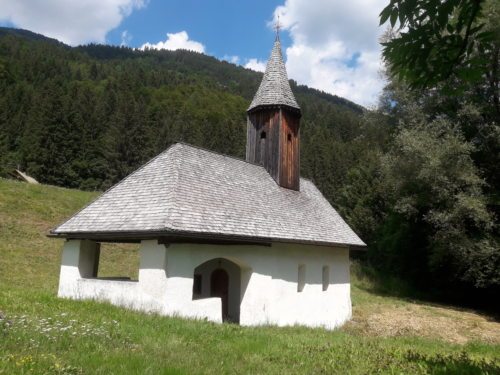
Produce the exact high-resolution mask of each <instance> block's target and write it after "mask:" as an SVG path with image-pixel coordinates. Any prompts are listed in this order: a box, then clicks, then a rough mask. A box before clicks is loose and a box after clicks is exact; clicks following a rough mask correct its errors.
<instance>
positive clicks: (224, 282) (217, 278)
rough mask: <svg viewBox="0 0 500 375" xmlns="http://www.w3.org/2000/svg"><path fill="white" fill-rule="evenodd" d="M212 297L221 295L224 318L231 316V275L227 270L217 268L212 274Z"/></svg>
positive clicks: (224, 319)
mask: <svg viewBox="0 0 500 375" xmlns="http://www.w3.org/2000/svg"><path fill="white" fill-rule="evenodd" d="M210 297H219V298H220V299H221V302H222V320H223V321H226V320H227V318H228V316H229V311H228V299H229V275H228V274H227V272H226V270H224V269H222V268H217V269H215V270H214V271H213V272H212V275H211V276H210Z"/></svg>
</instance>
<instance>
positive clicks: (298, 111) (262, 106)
mask: <svg viewBox="0 0 500 375" xmlns="http://www.w3.org/2000/svg"><path fill="white" fill-rule="evenodd" d="M279 108H286V109H289V110H290V111H292V112H294V113H296V114H297V115H298V116H299V117H301V116H302V110H301V109H300V107H299V106H297V107H294V106H291V105H288V104H257V105H254V106H252V107H249V108H248V109H247V113H248V114H251V113H253V112H255V111H257V110H258V109H279Z"/></svg>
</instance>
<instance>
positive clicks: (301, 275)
mask: <svg viewBox="0 0 500 375" xmlns="http://www.w3.org/2000/svg"><path fill="white" fill-rule="evenodd" d="M305 285H306V266H305V264H299V269H298V275H297V292H299V293H300V292H302V291H303V290H304V286H305Z"/></svg>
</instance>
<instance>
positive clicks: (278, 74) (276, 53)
mask: <svg viewBox="0 0 500 375" xmlns="http://www.w3.org/2000/svg"><path fill="white" fill-rule="evenodd" d="M277 105H283V106H288V107H290V108H294V109H296V110H299V111H300V107H299V105H298V104H297V101H296V100H295V96H294V95H293V92H292V89H291V88H290V83H289V82H288V75H287V73H286V68H285V63H284V62H283V56H282V54H281V43H280V39H279V34H278V32H277V33H276V40H275V41H274V47H273V50H272V52H271V56H270V57H269V61H268V62H267V66H266V72H265V73H264V78H262V82H261V83H260V86H259V89H258V90H257V93H256V94H255V96H254V98H253V100H252V103H251V104H250V107H248V110H247V111H248V112H250V111H252V110H254V109H255V108H257V107H260V106H277Z"/></svg>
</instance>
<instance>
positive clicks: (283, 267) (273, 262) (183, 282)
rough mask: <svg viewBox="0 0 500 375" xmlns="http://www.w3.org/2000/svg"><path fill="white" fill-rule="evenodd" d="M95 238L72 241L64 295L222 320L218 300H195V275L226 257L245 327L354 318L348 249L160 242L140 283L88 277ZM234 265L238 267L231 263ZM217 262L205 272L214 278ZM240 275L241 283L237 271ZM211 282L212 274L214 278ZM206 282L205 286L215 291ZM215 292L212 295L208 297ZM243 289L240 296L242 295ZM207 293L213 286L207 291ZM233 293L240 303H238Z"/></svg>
mask: <svg viewBox="0 0 500 375" xmlns="http://www.w3.org/2000/svg"><path fill="white" fill-rule="evenodd" d="M93 246H94V245H93V243H92V242H90V241H68V242H66V243H65V246H64V252H63V259H62V266H61V278H60V287H59V296H61V297H70V298H90V299H97V300H105V301H109V302H111V303H114V304H117V305H121V306H127V307H131V308H135V309H140V310H144V311H157V312H159V313H161V314H165V315H176V316H183V317H191V318H204V319H208V320H210V321H215V322H220V321H221V320H222V317H221V310H222V308H221V301H220V299H219V298H206V299H194V300H193V275H194V270H195V269H196V268H197V267H198V266H200V265H203V264H204V263H206V262H209V261H211V260H213V259H216V258H224V259H226V260H227V261H229V262H227V261H224V262H223V263H222V265H223V268H225V269H226V270H228V273H229V274H230V285H229V288H230V289H229V290H230V304H229V309H230V314H232V315H233V316H237V315H238V311H237V310H238V303H235V301H237V298H235V297H234V296H235V295H238V294H239V300H240V304H239V322H240V324H243V325H263V324H275V325H279V326H284V325H294V324H301V325H307V326H314V327H317V326H322V327H325V328H330V329H331V328H334V327H336V326H339V325H341V324H342V323H344V322H345V321H346V320H348V319H349V318H350V316H351V299H350V281H349V252H348V250H347V249H345V248H329V247H320V246H305V245H289V244H273V246H271V247H268V246H254V245H248V246H247V245H237V246H236V245H200V244H171V245H168V246H165V245H159V244H157V242H156V241H143V242H142V243H141V262H140V264H141V265H140V271H139V281H138V282H127V281H111V280H99V279H88V278H86V277H85V275H84V274H82V269H83V268H85V267H88V266H85V267H83V264H88V262H87V263H85V262H86V261H85V259H86V254H87V258H88V254H90V252H91V250H89V249H91V248H92V247H93ZM230 262H231V263H230ZM213 265H214V264H213V262H209V263H206V264H205V265H204V266H203V267H202V268H203V274H204V280H206V278H205V275H209V273H210V272H211V270H212V268H213ZM299 265H303V266H304V278H305V285H304V288H303V290H302V291H301V292H299V291H298V288H297V281H298V269H299ZM324 266H328V267H329V275H328V276H329V277H328V279H329V285H328V288H327V290H323V285H322V284H323V267H324ZM235 269H236V270H238V269H239V270H240V274H241V276H240V282H239V285H238V283H235V282H234V280H235V276H234V275H235V274H236V273H237V272H235ZM208 277H209V276H208ZM207 284H208V283H206V282H205V283H203V284H202V285H203V288H209V285H207ZM207 291H208V294H207ZM235 291H236V292H239V293H235ZM202 294H203V296H208V295H209V289H203V290H202ZM231 296H233V298H231Z"/></svg>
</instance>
